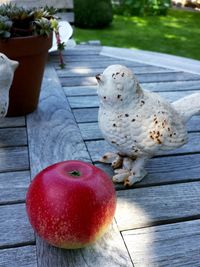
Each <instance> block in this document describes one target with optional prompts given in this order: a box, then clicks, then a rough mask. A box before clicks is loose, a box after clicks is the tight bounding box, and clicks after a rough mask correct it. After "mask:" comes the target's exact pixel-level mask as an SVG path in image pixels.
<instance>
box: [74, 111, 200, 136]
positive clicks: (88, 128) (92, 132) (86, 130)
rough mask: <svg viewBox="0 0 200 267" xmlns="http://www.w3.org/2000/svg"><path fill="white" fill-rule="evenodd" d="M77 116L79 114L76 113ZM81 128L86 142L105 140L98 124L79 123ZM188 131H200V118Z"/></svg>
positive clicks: (191, 121)
mask: <svg viewBox="0 0 200 267" xmlns="http://www.w3.org/2000/svg"><path fill="white" fill-rule="evenodd" d="M91 111H92V110H91ZM90 113H92V112H90ZM84 114H85V113H84ZM84 114H83V115H84ZM76 115H77V113H76ZM94 115H95V114H93V115H92V116H91V117H92V118H94ZM87 116H88V114H86V119H87ZM79 128H80V130H81V134H82V137H83V139H84V140H95V139H103V136H102V133H101V131H100V129H99V126H98V123H97V122H90V123H79ZM187 129H188V131H189V132H191V131H192V132H195V131H200V116H195V117H193V118H192V119H191V120H190V121H189V122H188V127H187Z"/></svg>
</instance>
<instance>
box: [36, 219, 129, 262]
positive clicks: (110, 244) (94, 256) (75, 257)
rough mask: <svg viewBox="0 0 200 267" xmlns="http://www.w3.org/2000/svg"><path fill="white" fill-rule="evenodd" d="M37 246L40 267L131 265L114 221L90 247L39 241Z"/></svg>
mask: <svg viewBox="0 0 200 267" xmlns="http://www.w3.org/2000/svg"><path fill="white" fill-rule="evenodd" d="M39 248H40V249H39V250H38V253H39V255H38V266H42V267H45V266H48V267H50V266H52V267H55V266H59V267H62V266H65V267H79V266H80V267H82V266H83V267H88V266H91V267H92V266H105V267H110V266H111V267H121V266H122V267H126V266H127V267H131V266H133V265H132V262H131V261H130V258H129V255H128V253H127V250H126V248H125V246H124V244H123V243H122V239H121V235H120V233H119V231H118V229H117V226H116V224H115V222H113V224H112V225H111V227H110V229H109V231H108V232H107V233H106V234H105V235H104V236H103V237H102V238H101V239H100V240H99V242H97V243H96V244H94V245H92V246H90V247H87V248H84V249H76V250H64V249H57V248H55V247H52V246H50V245H47V244H45V243H44V242H41V244H40V247H39Z"/></svg>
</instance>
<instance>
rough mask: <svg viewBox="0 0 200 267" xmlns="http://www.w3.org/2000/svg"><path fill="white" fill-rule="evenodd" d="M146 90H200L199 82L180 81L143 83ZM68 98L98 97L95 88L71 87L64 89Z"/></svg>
mask: <svg viewBox="0 0 200 267" xmlns="http://www.w3.org/2000/svg"><path fill="white" fill-rule="evenodd" d="M141 86H142V88H143V89H145V90H150V91H154V92H158V93H159V92H170V91H193V92H194V90H200V84H199V81H178V82H176V81H175V82H163V83H141ZM63 89H64V92H65V94H66V96H88V95H97V92H96V89H97V85H95V86H70V87H63Z"/></svg>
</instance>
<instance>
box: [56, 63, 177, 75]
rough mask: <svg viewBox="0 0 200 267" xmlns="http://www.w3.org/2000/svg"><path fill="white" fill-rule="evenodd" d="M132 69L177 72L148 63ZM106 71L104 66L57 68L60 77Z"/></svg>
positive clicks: (135, 70) (146, 71)
mask: <svg viewBox="0 0 200 267" xmlns="http://www.w3.org/2000/svg"><path fill="white" fill-rule="evenodd" d="M131 69H132V71H134V73H135V74H136V75H137V74H141V73H158V72H159V73H167V72H170V73H171V72H177V71H175V70H171V69H167V68H161V67H156V66H151V65H147V66H145V67H143V66H142V67H131ZM103 71H104V68H99V67H96V68H93V69H90V68H85V69H83V68H74V69H72V68H70V69H61V70H57V74H58V77H81V76H82V77H83V76H90V77H91V76H95V75H97V74H98V73H102V72H103Z"/></svg>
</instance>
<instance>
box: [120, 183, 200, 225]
mask: <svg viewBox="0 0 200 267" xmlns="http://www.w3.org/2000/svg"><path fill="white" fill-rule="evenodd" d="M199 186H200V182H191V183H183V184H181V183H180V184H173V185H162V186H155V187H146V188H137V189H130V190H121V191H118V192H117V197H118V200H117V210H116V214H115V218H116V221H117V225H118V227H119V229H120V230H129V229H135V228H141V227H147V226H152V225H156V224H158V223H164V222H165V223H167V222H174V221H177V220H180V219H184V218H187V217H190V218H191V217H194V216H196V217H199V218H200V206H199V205H197V203H199V201H200V187H199Z"/></svg>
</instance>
